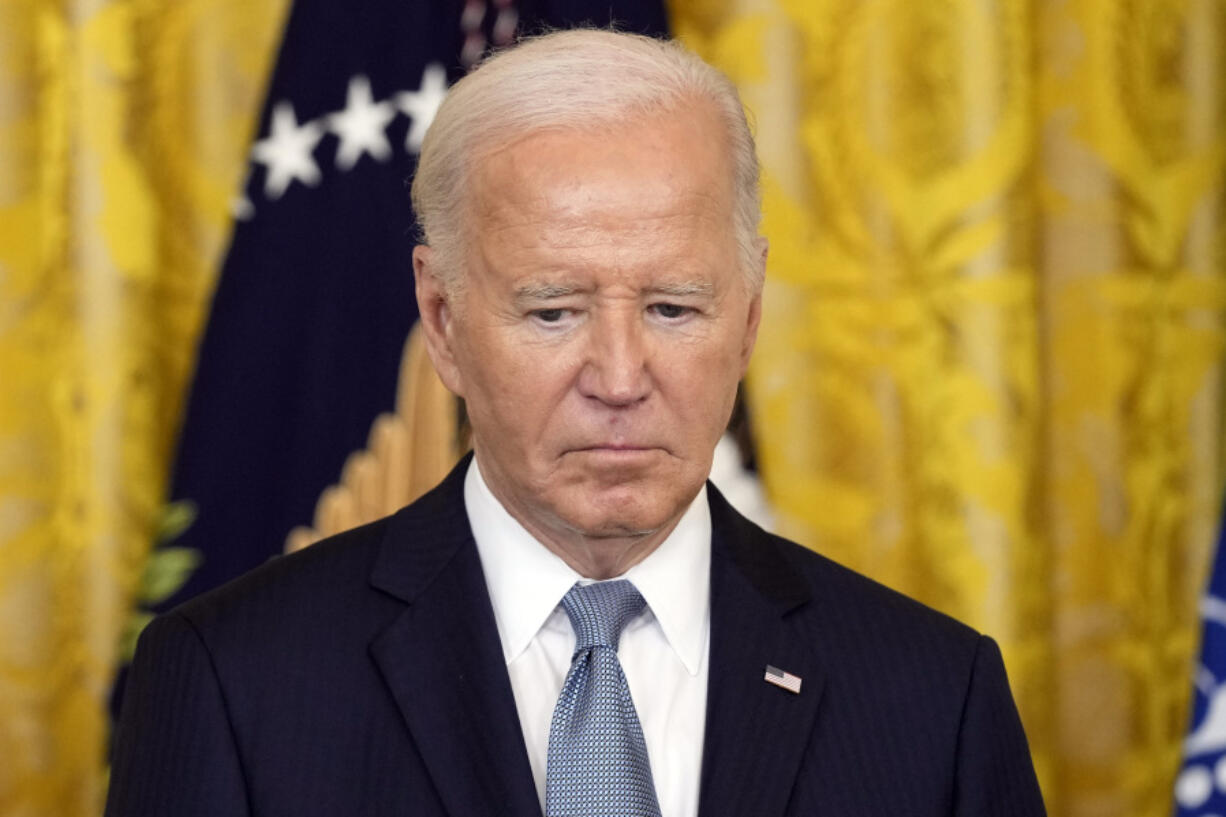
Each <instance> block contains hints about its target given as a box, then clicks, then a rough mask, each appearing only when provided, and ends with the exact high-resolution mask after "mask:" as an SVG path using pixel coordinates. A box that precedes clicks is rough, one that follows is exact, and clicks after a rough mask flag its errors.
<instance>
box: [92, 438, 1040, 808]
mask: <svg viewBox="0 0 1226 817" xmlns="http://www.w3.org/2000/svg"><path fill="white" fill-rule="evenodd" d="M466 463H467V459H466V460H465V462H463V463H461V465H460V467H458V468H457V469H456V470H455V471H453V472H452V474H451V475H450V476H449V477H448V478H447V479H446V480H445V481H444V482H443V483H442V484H441V485H440V486H439V487H438V488H436V489H435V490H434V491H432V492H431V493H429V494H427V495H426V496H425V497H423V498H422V499H420V500H419V501H418V502H416V503H414V504H413V505H411V506H409V507H407V508H405V509H403V510H401V511H400V512H399V513H397V514H395V515H394V516H391V517H388V518H386V519H383V520H380V521H378V522H375V523H373V524H370V525H366V526H365V527H361V528H358V529H356V530H352V531H349V532H347V533H343V534H340V535H338V536H335V537H332V538H331V539H328V540H325V541H323V542H320V543H318V544H316V545H313V546H311V547H310V548H307V549H306V550H304V551H301V552H299V553H297V554H294V555H292V556H286V557H281V558H278V559H276V560H274V561H273V562H271V563H269V564H267V565H265V566H264V567H261V568H260V569H258V570H256V571H254V572H252V573H250V574H248V575H247V576H245V577H243V578H241V579H239V580H237V581H235V582H233V583H231V584H229V585H227V586H225V587H223V588H221V589H220V590H218V591H215V592H212V593H210V594H206V595H205V596H202V597H200V598H199V599H197V600H195V601H192V602H189V603H188V604H186V605H184V606H183V607H180V608H178V609H177V610H175V611H173V612H171V613H169V614H167V615H165V616H163V617H161V618H159V619H157V620H156V621H154V622H153V623H152V624H151V625H150V626H149V627H148V628H147V630H146V632H145V633H144V635H143V636H142V637H141V640H140V646H139V649H138V651H137V656H136V660H135V665H134V668H133V671H132V675H131V679H130V686H129V688H128V691H127V694H126V696H125V704H124V709H123V715H122V718H121V721H120V724H119V726H118V732H117V735H116V742H115V754H114V759H113V768H112V775H111V790H110V796H109V800H108V804H107V814H108V815H109V816H110V817H137V816H138V815H139V816H140V817H152V816H153V815H166V817H194V815H210V816H214V815H218V816H220V815H224V816H225V817H241V816H242V815H259V816H260V817H274V815H276V816H277V817H280V816H282V815H283V816H284V817H311V815H346V816H347V817H348V816H349V815H399V816H401V817H403V815H452V816H453V817H461V816H462V815H516V816H517V817H519V816H522V817H529V815H536V817H539V815H540V806H539V804H538V801H537V797H536V789H535V787H534V785H533V780H532V773H531V770H530V768H529V765H528V757H527V753H526V750H525V748H524V742H523V737H522V734H521V731H520V727H519V719H518V716H517V714H516V709H515V703H514V699H513V697H512V693H511V685H510V680H509V678H508V675H507V670H506V666H505V662H504V660H503V655H502V649H501V646H500V643H499V638H498V631H497V629H496V626H495V623H494V613H493V609H492V607H491V605H490V601H489V596H488V593H487V591H486V586H485V580H484V577H483V575H482V572H481V564H480V560H479V558H478V556H477V549H476V545H475V544H474V542H473V537H472V532H471V530H470V528H469V525H468V519H467V516H466V514H465V511H464V501H463V473H464V472H463V467H464V465H465V464H466ZM709 495H710V504H711V517H712V523H713V531H714V533H713V537H712V554H711V648H710V649H711V652H710V680H709V688H708V704H707V706H708V710H707V727H706V742H705V745H704V747H703V761H702V780H701V784H700V785H701V788H700V805H699V808H700V813H701V814H702V815H704V816H705V815H752V816H753V817H776V816H778V815H828V816H829V817H839V816H842V815H846V817H873V816H874V815H879V816H880V817H902V816H903V815H914V816H915V817H938V815H940V817H948V815H959V817H986V816H987V815H999V816H1000V817H1005V815H1010V816H1012V815H1016V816H1017V817H1034V815H1041V814H1043V804H1042V801H1041V799H1040V797H1039V792H1038V785H1037V783H1036V781H1035V776H1034V771H1033V768H1032V765H1031V761H1030V756H1029V752H1028V749H1027V745H1026V738H1025V736H1024V734H1023V732H1022V727H1021V723H1020V722H1019V720H1018V716H1017V712H1016V709H1015V707H1014V704H1013V700H1012V697H1011V695H1010V693H1009V687H1008V682H1007V681H1006V679H1005V672H1004V666H1003V664H1002V662H1001V658H1000V653H999V651H998V650H997V648H996V646H995V644H994V643H993V642H992V641H991V640H990V639H988V638H986V637H984V636H981V635H978V634H976V633H975V632H974V631H972V630H970V629H969V628H967V627H965V626H963V625H961V624H959V623H957V622H955V621H954V620H952V619H950V618H947V617H945V616H943V615H940V614H939V613H936V612H933V611H932V610H930V609H928V608H926V607H923V606H922V605H920V604H918V603H916V602H914V601H911V600H909V599H907V598H905V597H904V596H901V595H899V594H897V593H895V592H893V591H890V590H888V589H886V588H884V587H882V586H880V585H878V584H875V583H873V582H871V581H869V580H867V579H865V578H863V577H861V576H859V575H857V574H855V573H853V572H851V571H849V570H847V569H845V568H842V567H840V566H838V565H836V564H834V563H833V562H830V561H829V560H827V559H824V558H822V557H821V556H818V555H816V554H814V553H812V552H810V551H807V550H805V549H803V548H801V547H799V546H797V545H795V544H792V543H790V542H787V541H785V540H783V539H780V538H778V537H775V536H772V535H770V534H767V533H765V532H764V531H762V530H761V529H760V528H758V527H756V526H755V525H753V524H752V523H750V522H749V521H747V520H746V519H744V518H743V517H741V516H740V515H739V514H738V513H736V511H734V510H733V509H732V508H731V507H730V506H729V505H728V504H727V502H725V500H724V499H723V498H722V497H721V496H720V495H719V492H718V491H716V490H715V489H714V488H709ZM767 664H771V665H774V666H776V667H780V668H782V669H784V670H787V671H788V672H791V673H793V674H795V675H799V676H801V677H802V678H803V679H804V680H803V685H802V687H801V691H800V694H798V695H796V694H792V693H791V692H788V691H786V690H783V689H780V688H778V687H775V686H772V685H770V684H767V683H765V682H764V680H763V674H764V671H765V668H766V665H767Z"/></svg>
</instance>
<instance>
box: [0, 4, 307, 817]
mask: <svg viewBox="0 0 1226 817" xmlns="http://www.w3.org/2000/svg"><path fill="white" fill-rule="evenodd" d="M286 6H287V3H286V2H285V0H260V1H259V2H250V0H210V1H209V2H204V0H177V1H176V2H174V3H164V2H157V0H126V1H120V0H92V1H91V0H77V2H63V1H62V0H6V1H5V2H3V3H0V633H3V636H2V637H0V814H4V815H13V816H14V817H16V816H17V815H48V817H50V815H57V816H60V817H85V815H94V814H97V813H99V812H100V810H101V799H100V797H101V794H102V791H103V787H104V766H103V761H104V757H105V746H106V737H107V728H108V727H107V717H108V716H107V696H108V694H109V691H110V685H111V681H112V679H113V677H114V665H115V656H116V653H117V650H118V647H119V637H120V631H121V629H122V626H123V623H124V620H125V618H126V617H127V615H128V612H129V600H130V598H131V595H132V591H133V588H134V586H135V584H136V582H137V580H138V578H139V574H140V571H141V568H142V564H143V561H144V556H145V554H146V552H147V550H148V548H149V544H150V541H151V540H152V538H153V532H154V525H155V523H156V521H157V519H158V516H159V506H160V504H161V502H162V501H163V494H164V481H165V479H166V469H167V463H168V461H169V458H170V453H171V448H172V445H173V437H174V433H175V432H176V430H177V424H178V417H179V409H180V404H181V401H182V394H183V390H184V386H185V384H186V381H187V377H188V375H189V370H190V366H191V364H192V358H193V354H194V347H195V341H196V337H197V334H198V331H199V329H200V323H201V318H202V312H203V308H204V307H205V305H206V304H207V298H208V295H209V292H210V289H211V285H212V282H213V280H214V277H215V268H216V265H217V261H218V257H219V254H220V251H221V250H222V249H223V247H224V244H225V241H226V239H227V236H228V233H229V202H230V199H231V196H232V195H233V192H234V191H235V190H237V189H238V185H239V183H240V181H241V176H240V174H241V173H242V170H243V157H244V155H245V152H246V145H247V143H248V141H249V139H250V135H251V131H252V128H253V127H254V125H255V121H254V119H255V116H256V114H257V113H258V110H259V104H260V101H261V96H262V93H263V89H264V84H265V81H266V77H267V72H268V67H269V65H270V63H271V56H272V52H273V49H274V48H275V45H276V38H277V36H278V34H279V28H280V21H281V17H282V15H283V14H284V11H285V8H286Z"/></svg>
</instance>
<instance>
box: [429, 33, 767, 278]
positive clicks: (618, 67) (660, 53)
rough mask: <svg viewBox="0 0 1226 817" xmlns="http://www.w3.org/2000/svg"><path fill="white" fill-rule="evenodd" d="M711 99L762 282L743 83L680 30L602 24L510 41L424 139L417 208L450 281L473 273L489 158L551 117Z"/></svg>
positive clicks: (748, 267) (620, 113) (745, 242)
mask: <svg viewBox="0 0 1226 817" xmlns="http://www.w3.org/2000/svg"><path fill="white" fill-rule="evenodd" d="M701 101H707V102H708V103H710V104H711V105H712V107H713V108H714V110H715V111H716V113H717V115H718V117H719V119H720V121H722V122H723V124H724V130H725V138H726V139H727V144H728V148H729V154H728V155H729V156H730V157H731V158H732V167H731V169H730V171H731V173H732V182H733V195H734V206H733V220H734V224H733V225H732V226H733V228H734V230H735V235H736V239H737V243H738V245H739V248H740V259H739V262H740V266H741V267H742V269H743V271H744V272H745V275H746V278H747V284H748V286H749V287H750V289H751V291H756V290H757V289H758V288H759V287H760V286H761V284H762V269H761V248H762V244H761V241H760V240H759V237H758V222H759V221H760V220H761V212H762V207H761V199H760V193H759V191H758V157H757V154H756V153H755V151H754V141H753V135H752V134H751V132H750V129H749V124H748V122H747V121H746V119H745V111H744V108H743V107H742V105H741V99H740V96H739V95H738V94H737V91H736V87H735V86H734V85H733V84H732V82H731V80H729V79H728V78H727V77H726V76H724V75H723V74H722V73H721V72H720V71H718V70H717V69H715V68H713V67H711V66H710V65H708V64H707V63H705V62H703V61H702V59H700V58H699V57H697V56H696V55H694V54H693V53H691V52H689V51H687V50H685V49H684V48H683V47H682V46H681V45H679V44H678V43H676V42H673V41H669V40H659V39H653V38H651V37H644V36H641V35H638V34H626V33H622V32H615V31H608V30H601V29H573V30H568V31H555V32H551V33H548V34H543V35H540V36H537V37H531V38H526V39H524V40H522V41H520V42H519V43H518V44H516V45H515V46H512V47H510V48H507V49H505V50H503V51H499V52H497V53H495V54H493V55H492V56H490V57H489V58H488V59H486V60H485V61H484V62H482V63H481V64H480V65H479V66H478V67H477V68H476V69H474V70H473V71H472V73H470V74H468V75H467V76H466V77H464V78H463V79H461V80H460V81H459V82H457V83H456V84H455V85H454V86H453V87H452V88H451V90H450V91H449V92H448V94H447V97H446V99H444V101H443V104H442V105H441V106H440V107H439V109H438V113H437V114H436V115H435V118H434V121H433V123H432V124H431V125H430V129H429V130H428V131H427V132H426V136H425V140H424V141H423V143H422V147H421V157H420V160H419V162H418V166H417V175H416V177H415V178H414V180H413V188H412V198H413V209H414V210H415V211H416V213H417V220H418V226H419V229H420V232H421V239H422V241H423V243H425V244H427V245H429V246H430V247H431V248H432V249H433V250H434V252H435V261H436V265H437V267H438V268H439V272H440V275H441V276H442V277H443V279H444V281H443V283H444V285H445V286H447V287H448V288H449V289H450V288H454V287H455V286H456V285H459V286H462V285H463V282H462V281H461V280H457V273H456V271H457V270H459V269H460V268H461V267H462V260H461V259H463V258H464V255H463V252H464V245H465V243H466V240H465V232H464V229H463V228H464V226H465V224H464V208H465V204H466V200H465V194H466V190H465V185H466V184H467V182H468V176H469V173H470V171H471V170H472V168H473V166H474V165H475V164H476V162H477V161H478V160H479V159H480V158H481V156H482V155H483V152H488V151H490V150H493V149H495V148H497V147H498V146H500V145H503V144H506V143H507V142H509V141H511V140H513V139H515V138H518V137H521V136H524V135H525V134H527V133H529V132H532V131H536V130H541V129H545V128H568V129H575V130H584V131H590V130H597V129H599V128H601V127H602V126H603V127H611V126H614V125H617V124H618V123H620V122H623V121H624V120H625V119H627V118H629V117H633V116H636V115H638V116H641V115H647V114H652V113H657V112H662V111H673V110H679V109H681V108H684V107H686V106H688V105H692V104H694V103H695V102H701Z"/></svg>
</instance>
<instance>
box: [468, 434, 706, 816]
mask: <svg viewBox="0 0 1226 817" xmlns="http://www.w3.org/2000/svg"><path fill="white" fill-rule="evenodd" d="M464 504H465V507H466V509H467V511H468V519H469V523H470V524H471V525H472V529H473V536H474V537H475V538H476V541H477V551H478V553H479V554H480V557H481V567H482V570H483V571H484V572H485V582H486V585H487V586H488V587H489V592H490V600H491V601H492V602H493V606H494V618H495V619H496V620H497V623H498V635H499V637H500V638H501V640H502V651H503V656H504V657H505V658H506V661H507V672H508V673H509V674H510V676H511V690H512V692H514V694H515V706H516V709H517V710H518V711H519V723H520V726H521V728H522V729H523V733H524V742H525V744H526V745H527V747H528V760H529V762H530V763H531V765H532V776H533V778H534V779H535V781H536V790H537V795H538V796H539V797H540V799H541V808H542V809H543V808H544V804H545V766H546V758H547V756H548V752H549V725H550V722H551V720H552V718H553V710H554V706H555V705H556V704H557V702H558V695H559V694H560V693H561V691H562V683H563V682H564V681H565V680H566V673H567V671H568V670H569V669H570V659H571V654H572V653H573V652H574V649H575V633H574V630H573V629H572V628H571V624H570V619H569V618H567V616H566V612H565V611H564V610H563V609H562V608H561V607H560V606H559V605H560V602H561V601H562V597H563V596H564V595H566V591H568V590H570V588H571V587H572V586H574V584H575V582H577V581H579V582H588V581H590V580H587V579H585V578H584V577H582V576H580V575H579V574H578V573H576V572H575V571H574V570H573V569H571V568H570V566H568V565H567V564H566V563H565V562H564V561H562V559H561V557H559V556H557V555H555V554H554V553H553V552H552V551H550V550H549V549H548V548H546V547H545V546H544V545H542V544H541V543H540V542H538V541H537V540H536V539H534V538H533V537H532V535H531V534H530V533H528V531H526V530H525V529H524V527H523V526H522V525H520V524H519V523H518V522H517V521H515V519H514V518H513V517H512V516H511V515H510V514H509V513H508V512H507V510H506V509H505V508H504V507H503V506H502V503H500V502H499V501H498V499H497V498H496V497H495V496H494V495H493V493H491V492H490V489H489V486H487V485H486V484H485V480H484V479H483V478H482V476H481V471H480V469H479V468H478V467H477V461H476V459H475V458H474V459H473V461H472V464H471V465H470V466H469V468H468V473H467V475H466V476H465V480H464ZM710 574H711V511H710V507H709V506H708V505H707V489H706V487H705V486H704V487H703V489H702V490H701V491H700V492H699V494H698V496H697V497H696V498H695V499H694V501H693V503H691V505H690V507H689V509H688V510H687V511H686V512H685V514H684V515H683V516H682V517H681V521H680V522H678V523H677V527H676V528H675V529H674V530H673V532H672V533H671V534H669V536H668V538H667V539H665V540H664V542H662V543H661V544H660V546H659V547H658V548H656V549H655V550H654V551H653V552H652V553H651V554H649V555H648V556H647V558H645V559H643V561H641V562H639V563H638V564H636V565H634V566H633V567H631V568H630V569H629V570H627V571H626V573H625V574H624V575H622V576H620V577H619V578H624V579H628V580H630V581H631V582H633V583H634V586H635V587H636V588H638V591H639V592H640V593H641V594H642V595H643V598H644V599H645V600H646V601H647V606H646V608H645V609H644V610H643V612H642V613H641V614H640V615H639V616H638V617H637V618H635V619H634V620H633V621H631V622H630V623H629V624H627V625H626V629H625V630H624V631H623V632H622V637H621V644H620V646H619V648H618V658H619V659H620V661H621V665H622V669H623V670H624V672H625V673H626V683H627V684H628V685H629V687H630V695H631V697H632V698H633V699H634V706H635V709H636V710H637V711H638V715H639V721H640V722H641V724H642V726H643V737H644V739H645V741H646V743H647V756H648V759H649V760H650V762H651V773H652V777H653V779H654V781H655V786H656V796H657V797H658V798H659V801H660V813H661V815H662V817H695V815H697V813H698V782H699V781H698V775H699V771H700V770H701V765H702V739H703V730H704V728H705V726H706V706H707V652H708V647H709V642H710V633H711V616H710V605H709V600H710V579H709V577H710Z"/></svg>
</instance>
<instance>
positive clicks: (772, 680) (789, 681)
mask: <svg viewBox="0 0 1226 817" xmlns="http://www.w3.org/2000/svg"><path fill="white" fill-rule="evenodd" d="M764 680H765V681H766V683H768V684H774V685H775V686H777V687H781V688H782V689H786V690H787V691H788V692H791V693H793V694H796V695H799V694H800V680H801V679H800V676H799V675H793V674H792V673H790V672H784V671H783V670H781V669H779V668H778V667H772V666H771V665H770V664H767V665H766V676H765V678H764Z"/></svg>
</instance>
